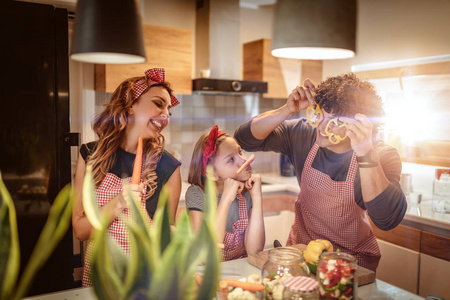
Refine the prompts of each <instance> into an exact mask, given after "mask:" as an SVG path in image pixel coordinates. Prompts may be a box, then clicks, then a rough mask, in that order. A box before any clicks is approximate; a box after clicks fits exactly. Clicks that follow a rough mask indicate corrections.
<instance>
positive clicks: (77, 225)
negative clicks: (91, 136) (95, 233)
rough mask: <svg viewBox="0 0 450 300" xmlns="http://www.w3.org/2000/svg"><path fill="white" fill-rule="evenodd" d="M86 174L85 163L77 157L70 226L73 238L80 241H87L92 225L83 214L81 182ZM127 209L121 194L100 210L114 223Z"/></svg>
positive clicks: (81, 158)
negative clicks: (106, 213) (105, 212)
mask: <svg viewBox="0 0 450 300" xmlns="http://www.w3.org/2000/svg"><path fill="white" fill-rule="evenodd" d="M85 173H86V163H85V161H84V159H83V157H82V156H81V154H80V155H79V156H78V162H77V168H76V171H75V183H74V185H75V201H74V207H73V213H72V226H73V230H74V232H75V236H76V237H77V239H79V240H80V241H85V240H87V239H89V237H90V236H91V233H92V228H93V227H92V225H91V223H89V220H88V219H87V218H86V215H85V214H84V208H83V201H82V195H83V181H84V176H85ZM126 207H127V205H126V201H125V199H124V197H123V196H122V194H119V195H117V196H116V197H114V198H113V199H111V200H110V201H109V202H108V203H107V204H106V205H104V206H103V207H102V208H101V210H102V211H105V210H107V211H109V216H110V222H112V221H114V219H115V218H117V217H118V216H119V215H120V214H121V213H122V211H123V210H124V209H125V208H126Z"/></svg>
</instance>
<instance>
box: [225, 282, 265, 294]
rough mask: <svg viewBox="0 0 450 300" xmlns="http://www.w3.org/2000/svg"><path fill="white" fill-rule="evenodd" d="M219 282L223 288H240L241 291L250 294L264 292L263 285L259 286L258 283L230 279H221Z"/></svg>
mask: <svg viewBox="0 0 450 300" xmlns="http://www.w3.org/2000/svg"><path fill="white" fill-rule="evenodd" d="M220 282H221V284H223V285H224V286H231V287H240V288H241V289H243V290H245V291H249V292H252V293H256V292H262V291H264V285H263V284H260V283H254V282H244V281H239V280H231V279H222V280H221V281H220ZM219 286H220V285H219Z"/></svg>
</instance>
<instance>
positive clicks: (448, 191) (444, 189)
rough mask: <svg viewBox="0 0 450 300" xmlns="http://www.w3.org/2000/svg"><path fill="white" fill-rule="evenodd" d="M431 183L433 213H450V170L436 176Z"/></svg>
mask: <svg viewBox="0 0 450 300" xmlns="http://www.w3.org/2000/svg"><path fill="white" fill-rule="evenodd" d="M436 173H437V176H436V178H435V179H434V183H433V200H432V204H433V211H434V212H439V213H450V170H449V171H448V172H445V171H444V172H442V173H440V174H438V170H437V172H436Z"/></svg>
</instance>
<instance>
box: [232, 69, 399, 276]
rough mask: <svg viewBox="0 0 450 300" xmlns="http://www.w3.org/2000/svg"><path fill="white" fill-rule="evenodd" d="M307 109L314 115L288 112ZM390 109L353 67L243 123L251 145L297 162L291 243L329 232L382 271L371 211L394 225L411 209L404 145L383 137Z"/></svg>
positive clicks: (243, 137) (241, 132) (244, 139)
mask: <svg viewBox="0 0 450 300" xmlns="http://www.w3.org/2000/svg"><path fill="white" fill-rule="evenodd" d="M303 110H306V113H307V115H309V116H310V117H311V118H310V119H309V120H307V119H305V118H297V119H289V120H288V118H289V117H290V116H291V115H292V114H295V113H298V112H300V111H303ZM383 116H384V110H383V105H382V101H381V98H380V97H379V96H378V95H377V93H376V91H375V89H374V86H373V85H372V84H371V83H370V82H367V81H363V80H360V79H359V78H357V77H356V76H355V75H354V74H352V73H349V74H344V75H340V76H333V77H329V78H327V79H326V80H325V81H323V82H321V83H320V84H319V85H318V87H317V88H316V87H315V85H314V84H313V83H312V82H311V81H310V80H309V79H306V80H305V82H304V84H303V85H298V86H297V87H296V88H295V89H294V90H293V91H292V92H291V93H290V95H289V96H288V99H287V101H286V104H284V105H283V106H282V107H280V108H277V109H274V110H270V111H267V112H264V113H262V114H260V115H258V116H256V117H254V118H252V119H251V120H248V121H247V122H244V123H243V124H242V125H241V126H240V127H239V128H238V129H237V130H236V132H235V138H236V140H237V141H238V143H239V144H240V145H241V147H242V148H243V149H244V150H246V151H252V152H255V151H274V152H277V153H281V154H284V155H286V156H287V157H288V158H289V159H290V161H291V162H292V164H293V165H294V169H295V173H296V176H297V180H298V182H299V184H300V193H299V195H298V197H297V200H296V201H295V220H294V223H293V225H292V227H291V232H290V234H289V238H288V240H287V242H286V244H287V245H293V244H308V243H309V242H310V241H312V240H316V239H325V240H329V241H330V242H331V243H332V244H333V248H334V250H337V249H340V250H341V251H342V252H345V253H349V254H352V255H354V256H356V258H357V260H358V265H360V266H363V267H365V268H368V269H371V270H373V271H376V268H377V266H378V262H379V260H380V257H381V254H380V250H379V248H378V243H377V240H376V238H375V235H374V233H373V231H372V228H371V225H370V222H369V220H368V217H370V219H371V221H372V222H373V223H374V224H375V226H377V227H378V228H380V229H382V230H390V229H393V228H395V227H396V226H397V225H398V224H400V222H401V221H402V219H403V217H404V215H405V213H406V208H407V203H406V197H405V194H404V193H403V192H402V190H401V187H400V174H401V168H402V164H401V160H400V155H399V153H398V151H397V150H396V149H395V148H394V147H392V146H389V145H387V144H385V143H384V142H383V141H382V140H381V139H380V128H381V125H382V119H383Z"/></svg>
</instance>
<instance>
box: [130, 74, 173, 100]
mask: <svg viewBox="0 0 450 300" xmlns="http://www.w3.org/2000/svg"><path fill="white" fill-rule="evenodd" d="M145 76H146V79H141V80H139V81H138V82H136V84H135V86H134V91H133V100H136V99H137V98H139V97H140V96H141V95H142V93H143V92H145V91H146V90H147V89H148V88H149V87H151V86H152V85H154V84H156V83H161V82H164V81H165V71H164V69H163V68H153V69H149V70H147V71H145ZM147 81H148V83H147ZM125 97H126V96H125ZM179 103H180V101H178V99H177V98H176V97H175V96H174V95H171V96H170V105H171V106H172V107H174V106H177V105H178V104H179Z"/></svg>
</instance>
